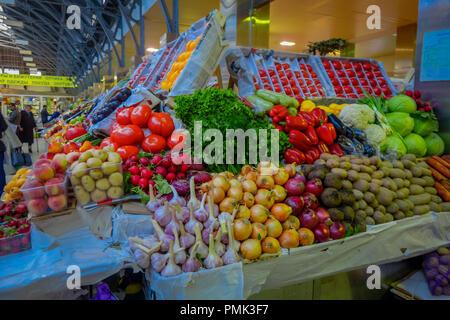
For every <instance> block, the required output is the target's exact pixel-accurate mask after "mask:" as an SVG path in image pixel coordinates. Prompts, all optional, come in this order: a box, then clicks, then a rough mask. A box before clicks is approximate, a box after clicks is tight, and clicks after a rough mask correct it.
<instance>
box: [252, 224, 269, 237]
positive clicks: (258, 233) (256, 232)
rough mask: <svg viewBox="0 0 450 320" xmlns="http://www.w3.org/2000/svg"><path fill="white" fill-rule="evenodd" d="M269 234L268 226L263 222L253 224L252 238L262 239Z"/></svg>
mask: <svg viewBox="0 0 450 320" xmlns="http://www.w3.org/2000/svg"><path fill="white" fill-rule="evenodd" d="M266 236H267V227H266V226H265V225H263V224H262V223H259V222H256V223H253V224H252V234H251V236H250V237H251V238H253V239H257V240H262V239H264V238H265V237H266Z"/></svg>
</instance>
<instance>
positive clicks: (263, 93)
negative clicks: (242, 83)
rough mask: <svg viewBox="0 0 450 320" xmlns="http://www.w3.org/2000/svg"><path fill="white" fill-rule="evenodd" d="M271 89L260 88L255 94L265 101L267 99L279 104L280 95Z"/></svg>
mask: <svg viewBox="0 0 450 320" xmlns="http://www.w3.org/2000/svg"><path fill="white" fill-rule="evenodd" d="M273 93H274V92H273V91H269V90H266V89H260V90H258V91H256V95H257V96H258V97H260V98H262V99H264V100H266V101H269V102H271V103H273V104H280V97H278V96H276V95H274V94H273Z"/></svg>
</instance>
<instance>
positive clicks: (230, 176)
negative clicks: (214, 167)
mask: <svg viewBox="0 0 450 320" xmlns="http://www.w3.org/2000/svg"><path fill="white" fill-rule="evenodd" d="M218 176H222V177H224V178H225V179H227V180H229V179H232V178H233V177H234V175H233V174H232V173H231V172H230V171H224V172H221V173H219V174H218Z"/></svg>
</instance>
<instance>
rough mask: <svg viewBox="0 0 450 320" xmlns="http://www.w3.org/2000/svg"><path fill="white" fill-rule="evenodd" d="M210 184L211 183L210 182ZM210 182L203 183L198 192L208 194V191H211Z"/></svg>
mask: <svg viewBox="0 0 450 320" xmlns="http://www.w3.org/2000/svg"><path fill="white" fill-rule="evenodd" d="M210 182H211V181H210ZM210 182H204V183H202V184H201V185H200V190H201V191H202V192H203V193H207V192H209V189H211V184H210Z"/></svg>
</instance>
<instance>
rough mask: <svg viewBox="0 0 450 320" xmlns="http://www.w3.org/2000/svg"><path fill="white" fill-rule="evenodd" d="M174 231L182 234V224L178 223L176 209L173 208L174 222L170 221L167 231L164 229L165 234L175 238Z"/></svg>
mask: <svg viewBox="0 0 450 320" xmlns="http://www.w3.org/2000/svg"><path fill="white" fill-rule="evenodd" d="M174 229H175V230H176V231H177V233H179V232H180V223H179V222H178V219H177V216H176V214H175V208H174V207H172V221H170V222H169V224H168V225H167V226H166V229H164V232H165V233H166V234H168V235H171V236H173V235H174V233H173V230H174Z"/></svg>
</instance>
